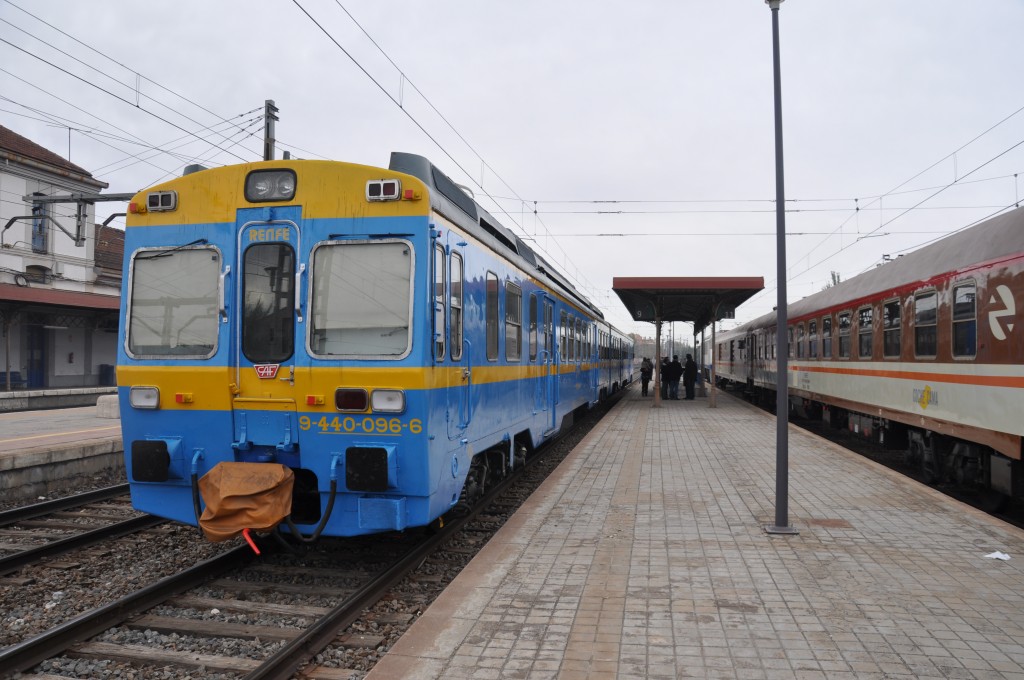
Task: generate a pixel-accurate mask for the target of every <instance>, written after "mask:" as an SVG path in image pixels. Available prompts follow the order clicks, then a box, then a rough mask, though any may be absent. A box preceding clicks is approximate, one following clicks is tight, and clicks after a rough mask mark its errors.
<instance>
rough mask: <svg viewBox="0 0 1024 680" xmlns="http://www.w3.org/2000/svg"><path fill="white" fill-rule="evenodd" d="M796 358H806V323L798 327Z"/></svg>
mask: <svg viewBox="0 0 1024 680" xmlns="http://www.w3.org/2000/svg"><path fill="white" fill-rule="evenodd" d="M796 358H797V359H803V358H804V325H803V324H800V325H799V326H797V327H796Z"/></svg>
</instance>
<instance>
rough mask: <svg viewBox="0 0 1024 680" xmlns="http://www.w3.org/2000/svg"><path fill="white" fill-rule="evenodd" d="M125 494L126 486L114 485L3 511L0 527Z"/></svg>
mask: <svg viewBox="0 0 1024 680" xmlns="http://www.w3.org/2000/svg"><path fill="white" fill-rule="evenodd" d="M126 493H128V485H127V484H115V485H114V486H108V487H106V488H103V489H96V490H95V491H86V492H85V493H80V494H76V495H74V496H67V497H66V498H57V499H55V500H52V501H43V502H42V503H33V504H32V505H25V506H23V507H20V508H12V509H10V510H4V511H3V512H0V526H7V525H8V524H14V523H16V522H21V521H24V520H26V519H32V518H34V517H39V516H41V515H48V514H50V513H51V512H60V511H61V510H67V509H69V508H77V507H79V506H81V505H88V504H89V503H98V502H99V501H106V500H110V499H111V498H117V497H118V496H123V495H125V494H126Z"/></svg>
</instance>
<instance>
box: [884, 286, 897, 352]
mask: <svg viewBox="0 0 1024 680" xmlns="http://www.w3.org/2000/svg"><path fill="white" fill-rule="evenodd" d="M882 356H883V357H886V358H887V359H899V357H900V301H899V300H889V301H888V302H885V303H883V304H882Z"/></svg>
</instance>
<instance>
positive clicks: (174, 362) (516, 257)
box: [117, 153, 633, 540]
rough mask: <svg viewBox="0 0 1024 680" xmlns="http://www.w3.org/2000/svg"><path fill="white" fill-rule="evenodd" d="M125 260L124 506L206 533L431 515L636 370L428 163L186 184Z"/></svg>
mask: <svg viewBox="0 0 1024 680" xmlns="http://www.w3.org/2000/svg"><path fill="white" fill-rule="evenodd" d="M125 254H126V257H125V271H124V282H125V287H124V294H123V297H122V303H121V326H120V327H121V334H122V337H121V342H120V344H119V353H118V367H117V381H118V393H119V398H120V406H121V417H122V427H123V436H124V446H125V457H126V461H127V474H128V481H129V482H130V484H131V493H132V501H133V504H134V505H135V507H136V508H138V509H139V510H143V511H145V512H149V513H153V514H155V515H158V516H162V517H167V518H170V519H173V520H177V521H179V522H184V523H189V524H193V525H199V526H202V527H203V530H204V531H205V532H206V534H207V536H208V537H209V538H211V539H212V540H220V539H223V538H227V537H230V536H233V535H236V534H237V533H239V532H241V531H242V530H244V529H256V530H272V529H274V528H275V527H277V528H281V527H284V526H287V527H288V528H289V530H290V532H292V533H293V534H295V535H296V536H299V537H301V538H303V539H304V540H312V539H313V538H315V537H317V536H321V535H323V536H352V535H359V534H368V533H374V532H382V531H392V530H402V529H405V528H407V527H415V526H423V525H428V524H430V523H431V522H433V521H435V520H437V519H438V518H441V517H443V515H444V514H445V513H447V512H449V511H450V510H452V508H453V506H456V505H457V504H458V503H460V502H463V503H465V502H472V500H473V499H474V498H475V497H476V496H478V495H479V494H480V493H482V492H483V491H484V490H485V489H486V488H487V487H488V486H490V485H491V484H493V483H494V482H495V481H496V480H498V479H500V478H501V477H502V476H504V475H505V474H507V472H508V471H509V470H510V469H511V468H513V467H515V466H517V465H519V464H521V463H522V461H523V459H524V457H525V456H526V455H527V454H528V453H529V452H530V451H532V450H533V449H535V448H536V447H537V446H538V445H539V444H541V443H542V442H544V441H545V440H547V439H549V438H550V437H552V436H553V435H554V434H555V433H557V432H558V431H559V430H560V429H562V428H563V427H565V425H566V424H567V423H568V422H571V420H572V418H573V417H574V415H576V414H578V413H579V412H580V411H581V410H584V409H587V408H588V407H590V406H592V405H594V404H596V403H598V402H599V401H600V400H602V399H604V398H606V397H608V396H609V395H611V394H612V393H614V392H616V391H618V390H620V389H622V388H623V387H624V386H626V385H627V384H628V383H629V382H630V381H631V380H632V371H633V347H632V341H631V339H630V338H629V337H628V336H626V335H625V334H623V333H621V332H619V331H618V330H616V329H615V328H614V327H612V326H611V325H609V324H608V323H607V322H605V320H604V318H603V315H602V314H601V312H600V311H599V310H598V309H597V308H596V307H595V306H594V305H593V304H592V303H591V302H589V301H588V300H587V299H586V298H585V297H584V296H583V295H581V294H580V293H579V292H578V291H577V290H575V289H574V287H573V286H572V285H571V284H570V283H569V282H568V281H567V280H566V279H565V278H564V277H563V276H561V275H560V274H559V273H558V272H557V271H556V270H555V269H554V268H553V267H552V266H551V265H550V263H548V262H547V261H545V260H544V259H543V258H542V257H541V256H540V255H539V254H538V253H536V252H535V251H533V250H532V249H531V248H530V247H528V246H527V245H526V244H525V243H524V242H523V241H522V240H520V239H519V238H518V237H516V236H515V235H514V234H513V233H512V232H510V231H509V230H507V229H506V228H504V227H502V226H501V225H500V224H499V223H498V222H497V221H496V220H495V219H493V218H492V216H491V215H489V214H488V213H487V212H485V211H484V210H483V209H482V208H481V207H480V206H479V205H478V204H477V203H476V202H475V201H474V200H473V198H472V197H471V195H469V194H468V193H467V192H466V191H465V190H463V189H462V188H460V187H459V186H458V185H456V184H455V183H454V182H453V181H452V180H451V179H450V178H448V177H447V176H446V175H445V174H443V173H442V172H441V171H439V170H438V169H437V168H436V167H435V166H433V165H431V164H430V162H429V161H427V160H426V159H424V158H422V157H420V156H415V155H411V154H402V153H394V154H392V156H391V163H390V167H388V168H379V167H370V166H364V165H356V164H350V163H342V162H331V161H306V160H282V161H266V162H259V163H251V164H243V165H235V166H228V167H221V168H216V169H203V170H199V171H197V172H193V173H190V174H186V175H184V176H182V177H180V178H177V179H174V180H172V181H169V182H166V183H164V184H160V185H158V186H155V187H153V188H151V189H148V190H146V191H143V192H141V193H139V194H138V195H137V196H136V197H135V198H134V200H133V201H132V203H131V204H130V206H129V214H128V220H127V228H126V230H125Z"/></svg>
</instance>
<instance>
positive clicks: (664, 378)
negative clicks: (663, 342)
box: [658, 357, 668, 399]
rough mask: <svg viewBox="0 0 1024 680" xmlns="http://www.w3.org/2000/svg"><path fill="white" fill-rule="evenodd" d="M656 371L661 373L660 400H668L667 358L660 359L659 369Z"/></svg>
mask: <svg viewBox="0 0 1024 680" xmlns="http://www.w3.org/2000/svg"><path fill="white" fill-rule="evenodd" d="M658 371H659V372H660V373H661V375H660V376H659V379H660V380H661V398H662V399H668V357H662V358H661V367H660V368H659V369H658Z"/></svg>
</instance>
